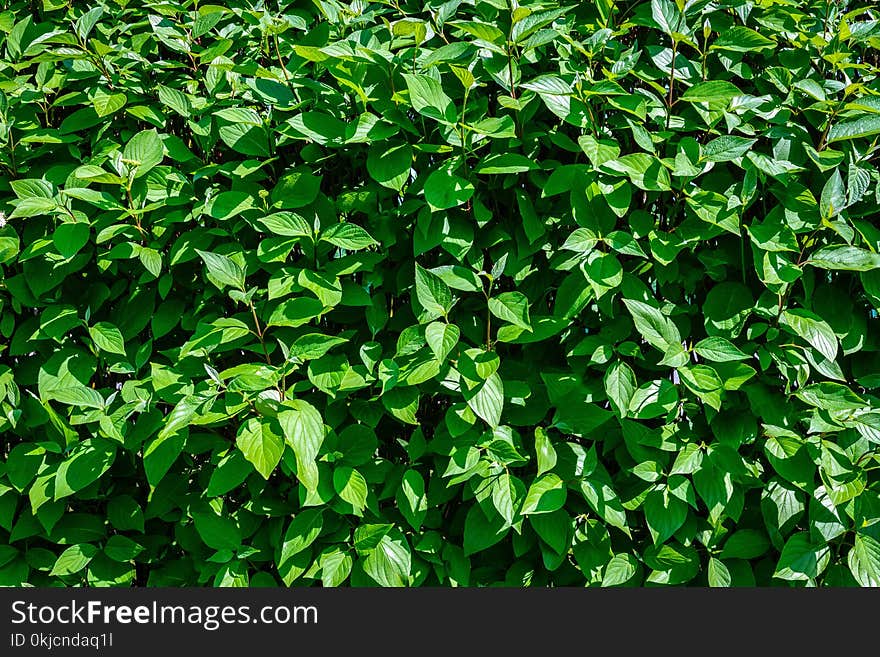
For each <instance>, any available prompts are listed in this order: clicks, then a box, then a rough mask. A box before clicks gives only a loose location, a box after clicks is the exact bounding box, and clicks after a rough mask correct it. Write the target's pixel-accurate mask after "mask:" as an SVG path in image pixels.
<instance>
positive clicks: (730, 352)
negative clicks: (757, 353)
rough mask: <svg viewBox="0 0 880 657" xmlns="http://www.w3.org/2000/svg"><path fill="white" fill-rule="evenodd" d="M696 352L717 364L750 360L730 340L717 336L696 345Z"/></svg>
mask: <svg viewBox="0 0 880 657" xmlns="http://www.w3.org/2000/svg"><path fill="white" fill-rule="evenodd" d="M694 351H696V352H697V353H698V354H699V355H700V356H702V357H703V358H705V359H706V360H711V361H713V362H715V363H727V362H731V361H737V360H746V359H747V358H748V355H747V354H745V353H743V352H742V351H741V350H740V349H739V348H738V347H737V346H736V345H735V344H733V343H732V342H731V341H730V340H728V339H727V338H722V337H721V336H717V335H714V336H711V337H708V338H704V339H702V340H700V341H699V342H698V343H697V344H696V345H694Z"/></svg>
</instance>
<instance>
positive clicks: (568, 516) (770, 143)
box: [0, 0, 880, 586]
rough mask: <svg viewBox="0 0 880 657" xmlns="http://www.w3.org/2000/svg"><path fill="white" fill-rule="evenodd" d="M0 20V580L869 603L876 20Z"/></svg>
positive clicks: (718, 6)
mask: <svg viewBox="0 0 880 657" xmlns="http://www.w3.org/2000/svg"><path fill="white" fill-rule="evenodd" d="M6 4H7V8H6V10H5V11H3V12H2V13H0V31H2V32H3V40H2V43H3V45H2V64H0V166H2V169H3V178H2V181H0V204H2V205H0V207H3V208H5V217H4V221H2V222H0V223H3V224H4V226H3V227H2V229H0V262H2V271H3V278H2V283H0V333H2V336H3V339H4V342H3V344H2V347H0V410H2V413H0V434H2V446H0V454H2V458H3V463H2V464H0V584H12V585H18V584H24V583H26V582H27V583H31V584H37V585H56V584H61V585H85V584H88V585H91V586H115V585H124V586H127V585H151V586H153V585H164V586H177V585H214V586H242V585H309V584H315V583H320V584H323V585H325V586H336V585H377V584H378V585H383V586H396V585H413V586H418V585H442V586H456V585H471V586H482V585H498V584H503V585H513V586H522V585H529V584H530V585H554V586H561V585H575V586H583V585H605V586H607V585H621V584H625V585H649V584H685V583H687V584H694V585H706V584H709V585H713V586H714V585H720V586H726V585H754V584H758V585H770V584H794V585H803V584H808V585H814V584H820V585H843V584H861V585H878V584H880V542H878V540H880V524H878V520H880V496H878V490H880V487H878V479H877V475H876V472H877V468H878V458H877V453H878V444H880V411H878V406H880V402H878V394H877V389H878V386H880V375H878V372H880V353H878V349H880V339H878V338H880V332H878V330H877V329H878V319H877V311H876V309H877V308H878V307H880V305H878V304H880V255H878V253H877V251H878V248H880V229H878V226H877V220H876V208H877V203H878V200H880V186H878V173H877V169H876V168H875V166H874V164H873V162H874V160H875V159H876V155H877V151H878V145H877V141H878V136H880V94H878V92H880V86H878V82H877V72H878V54H877V53H878V50H877V48H878V46H880V23H878V20H877V19H878V15H877V14H878V12H877V9H876V8H875V7H874V6H873V3H871V2H868V1H867V0H863V1H861V2H859V1H856V0H853V1H850V0H834V1H833V2H832V1H830V0H812V1H809V2H803V1H802V2H759V3H755V2H751V1H747V0H730V1H720V2H709V1H707V0H691V1H689V2H683V0H678V1H677V2H676V1H673V0H653V1H651V2H647V1H630V2H626V1H622V0H621V1H617V2H615V1H614V0H595V1H594V2H571V1H569V0H562V1H560V0H547V1H546V2H537V3H528V4H522V5H520V4H518V3H517V2H515V1H512V0H474V1H460V0H450V1H448V2H442V3H441V2H439V1H433V2H430V3H428V4H423V3H420V2H409V1H407V0H404V1H403V2H402V3H398V2H396V1H394V0H392V2H390V3H388V2H364V1H362V0H357V1H355V2H353V3H352V4H350V5H345V4H341V3H339V2H337V1H336V0H316V1H315V3H314V4H310V3H305V2H303V3H280V6H279V5H276V4H275V3H267V4H268V6H264V3H262V2H260V3H249V2H241V1H238V0H233V1H232V2H230V3H227V4H228V5H229V6H228V7H225V8H224V7H221V6H219V5H201V6H199V3H197V2H188V1H185V0H181V1H179V2H155V3H140V2H122V1H121V0H117V2H98V3H97V4H95V6H94V8H91V9H87V10H86V8H85V7H84V6H83V5H84V3H64V2H61V1H60V0H44V1H43V3H42V6H40V3H33V2H29V3H26V2H12V3H11V4H10V3H6ZM252 5H253V6H252Z"/></svg>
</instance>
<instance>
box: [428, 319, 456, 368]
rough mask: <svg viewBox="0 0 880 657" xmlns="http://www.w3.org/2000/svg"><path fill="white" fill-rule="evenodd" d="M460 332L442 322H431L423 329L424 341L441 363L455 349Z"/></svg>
mask: <svg viewBox="0 0 880 657" xmlns="http://www.w3.org/2000/svg"><path fill="white" fill-rule="evenodd" d="M460 336H461V330H460V329H459V328H458V327H457V326H456V325H455V324H446V323H444V322H431V323H430V324H428V325H427V326H426V327H425V340H426V341H427V342H428V346H429V347H430V348H431V351H432V352H433V353H434V356H435V357H436V358H437V360H439V361H440V362H441V363H443V362H445V361H446V358H447V356H449V354H450V353H451V352H452V350H453V349H455V346H456V345H457V344H458V339H459V337H460Z"/></svg>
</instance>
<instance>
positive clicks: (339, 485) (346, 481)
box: [333, 466, 369, 515]
mask: <svg viewBox="0 0 880 657" xmlns="http://www.w3.org/2000/svg"><path fill="white" fill-rule="evenodd" d="M333 487H334V488H335V489H336V494H337V495H339V497H340V498H342V499H343V500H345V501H346V502H348V503H349V504H351V505H352V506H353V507H354V510H355V514H357V515H362V514H363V512H364V509H365V508H366V506H367V493H368V490H369V489H368V486H367V480H366V479H364V476H363V475H362V474H361V473H360V472H358V471H357V470H355V469H354V468H350V467H348V466H342V467H338V468H336V469H335V470H334V471H333Z"/></svg>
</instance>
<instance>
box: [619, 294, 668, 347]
mask: <svg viewBox="0 0 880 657" xmlns="http://www.w3.org/2000/svg"><path fill="white" fill-rule="evenodd" d="M623 303H624V305H625V306H626V308H627V310H629V313H630V315H632V318H633V321H634V322H635V325H636V329H637V330H638V331H639V333H640V334H641V335H642V337H643V338H645V340H646V341H647V342H648V344H650V345H652V346H654V347H656V348H657V349H659V350H660V351H663V352H665V351H666V350H667V349H668V348H669V347H670V346H672V345H680V343H681V335H680V334H679V332H678V329H677V328H676V326H675V324H673V323H672V321H671V320H670V319H669V318H668V317H666V316H665V315H664V314H663V313H662V312H660V310H659V309H658V308H655V307H654V306H649V305H648V304H646V303H642V302H641V301H636V300H634V299H624V300H623Z"/></svg>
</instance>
